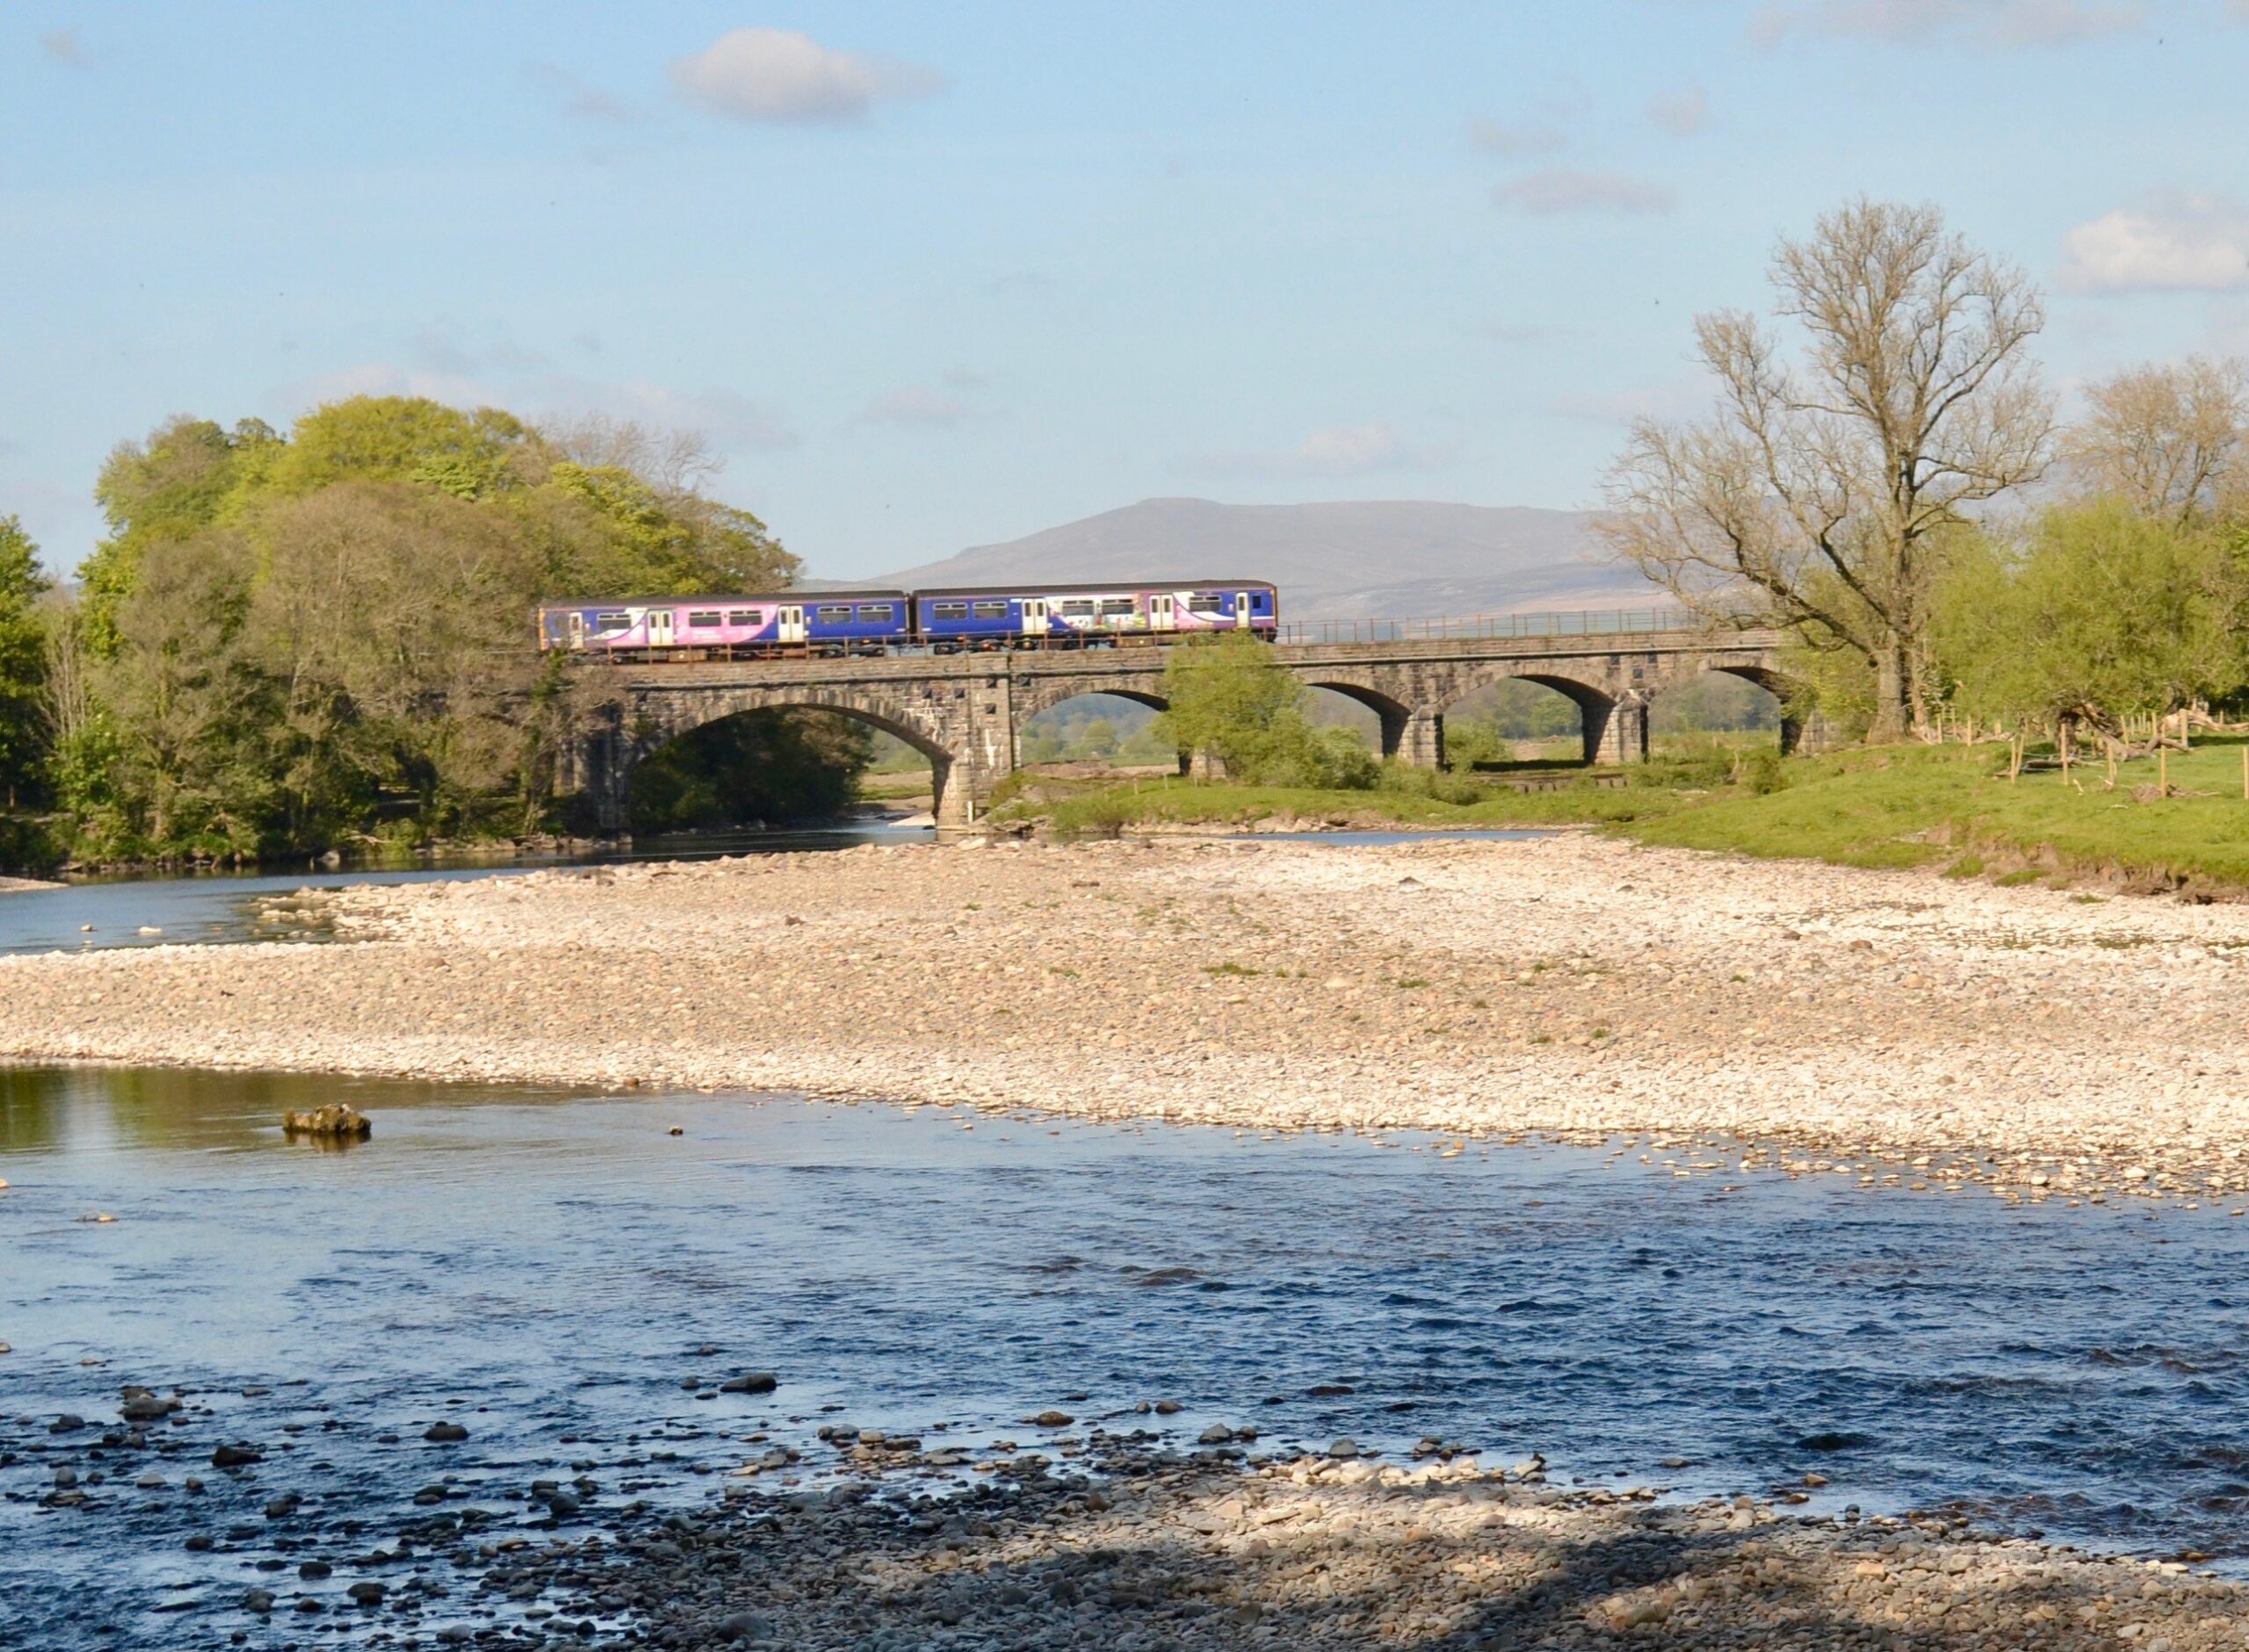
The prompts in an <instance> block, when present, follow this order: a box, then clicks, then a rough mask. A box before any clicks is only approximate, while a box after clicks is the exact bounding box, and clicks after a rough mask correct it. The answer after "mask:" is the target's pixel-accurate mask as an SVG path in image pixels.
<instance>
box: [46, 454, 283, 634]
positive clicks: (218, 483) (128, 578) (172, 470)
mask: <svg viewBox="0 0 2249 1652" xmlns="http://www.w3.org/2000/svg"><path fill="white" fill-rule="evenodd" d="M280 445H281V441H280V438H279V437H278V436H276V435H275V434H274V433H273V430H272V429H271V427H270V426H268V425H266V424H265V423H264V422H263V421H261V420H257V419H245V420H243V421H242V422H240V423H239V424H237V425H235V428H234V429H232V430H231V431H229V430H227V429H222V428H221V426H219V425H218V424H215V423H213V422H212V421H210V420H208V419H193V418H190V417H188V416H187V415H184V414H183V415H180V416H178V417H177V418H173V419H169V420H166V421H165V422H163V424H160V425H158V426H157V427H156V429H155V430H154V431H152V432H151V433H150V434H149V436H148V440H147V441H145V442H126V443H120V444H119V445H118V446H117V447H116V448H115V449H114V450H113V451H112V452H111V454H110V456H109V458H108V460H107V461H106V462H105V464H104V465H102V470H101V475H100V477H99V479H98V480H97V481H96V482H95V484H94V498H95V500H96V501H98V503H99V504H100V505H101V508H102V514H103V515H104V516H105V517H106V518H107V519H108V522H109V528H110V535H109V537H108V538H106V539H105V540H103V541H102V542H101V543H100V544H99V545H97V546H96V547H95V548H94V552H93V554H92V555H91V556H90V557H89V558H87V559H86V560H85V561H84V562H83V564H81V565H80V566H79V569H78V584H79V588H80V590H81V592H82V594H83V602H84V610H85V613H84V620H85V633H86V643H87V646H88V647H89V648H90V649H91V650H92V651H93V652H94V653H97V654H106V653H110V652H111V651H112V649H114V648H115V646H117V632H116V627H115V624H114V618H113V617H114V615H115V612H116V609H117V605H118V603H119V602H122V601H123V600H124V599H125V597H126V596H127V595H128V594H130V593H131V591H132V590H133V588H134V586H135V584H136V583H137V582H138V581H139V578H140V567H141V557H142V554H143V553H144V552H146V551H147V549H148V546H149V545H155V544H159V543H162V542H163V541H167V540H177V539H184V538H188V537H192V536H193V535H195V534H198V533H200V532H201V531H203V530H205V529H206V528H209V527H213V526H214V525H216V524H218V523H223V522H227V521H229V520H231V519H232V518H233V517H234V516H236V515H237V514H239V512H240V510H241V509H242V502H243V500H244V498H245V496H246V495H247V494H249V492H250V491H251V490H252V489H253V488H254V487H256V486H257V482H258V480H259V479H260V478H261V477H263V475H264V473H266V471H267V470H268V468H269V467H270V466H271V463H272V460H273V458H274V456H275V454H276V452H277V451H278V449H279V447H280Z"/></svg>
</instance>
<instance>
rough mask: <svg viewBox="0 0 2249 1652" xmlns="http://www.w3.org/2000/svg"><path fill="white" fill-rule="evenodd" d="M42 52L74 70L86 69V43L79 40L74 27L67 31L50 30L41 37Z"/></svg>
mask: <svg viewBox="0 0 2249 1652" xmlns="http://www.w3.org/2000/svg"><path fill="white" fill-rule="evenodd" d="M39 47H40V51H42V52H45V53H46V54H47V56H48V57H50V58H52V59H54V61H56V62H58V63H63V64H67V65H69V67H70V68H72V69H83V68H85V67H86V47H85V43H84V42H83V41H82V40H79V38H78V31H77V29H76V26H75V25H74V26H72V27H70V28H67V29H50V30H48V31H47V32H46V33H45V34H42V35H40V37H39Z"/></svg>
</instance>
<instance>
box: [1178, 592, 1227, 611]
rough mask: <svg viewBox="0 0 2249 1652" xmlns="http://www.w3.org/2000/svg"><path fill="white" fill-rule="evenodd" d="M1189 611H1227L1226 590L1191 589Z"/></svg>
mask: <svg viewBox="0 0 2249 1652" xmlns="http://www.w3.org/2000/svg"><path fill="white" fill-rule="evenodd" d="M1187 611H1188V612H1189V613H1190V614H1223V613H1225V612H1226V593H1225V592H1224V591H1190V592H1189V593H1188V594H1187Z"/></svg>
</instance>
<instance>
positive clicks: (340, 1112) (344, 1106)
mask: <svg viewBox="0 0 2249 1652" xmlns="http://www.w3.org/2000/svg"><path fill="white" fill-rule="evenodd" d="M281 1130H282V1134H284V1135H286V1136H327V1137H329V1138H330V1139H331V1140H337V1141H348V1142H364V1141H365V1140H366V1139H367V1137H369V1136H372V1135H373V1134H374V1131H375V1127H374V1125H373V1124H372V1123H371V1122H369V1121H368V1118H367V1115H365V1114H364V1113H362V1112H360V1111H359V1109H358V1108H357V1107H353V1106H351V1104H350V1103H349V1102H344V1101H330V1102H329V1103H327V1104H326V1105H325V1106H322V1107H315V1108H313V1109H312V1111H311V1112H309V1113H285V1114H283V1115H281Z"/></svg>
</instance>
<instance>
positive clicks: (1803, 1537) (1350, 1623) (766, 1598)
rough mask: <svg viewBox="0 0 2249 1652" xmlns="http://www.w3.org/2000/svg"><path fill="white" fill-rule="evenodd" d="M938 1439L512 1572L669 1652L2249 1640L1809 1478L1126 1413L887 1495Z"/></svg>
mask: <svg viewBox="0 0 2249 1652" xmlns="http://www.w3.org/2000/svg"><path fill="white" fill-rule="evenodd" d="M1213 1432H1215V1433H1225V1432H1227V1431H1226V1430H1225V1429H1223V1428H1222V1427H1221V1428H1219V1429H1218V1430H1215V1431H1213ZM1244 1438H1250V1436H1247V1435H1245V1436H1244ZM854 1439H857V1442H858V1443H857V1444H852V1443H851V1442H852V1441H854ZM1073 1443H1077V1442H1073ZM920 1444H921V1442H919V1441H916V1440H901V1441H899V1442H895V1446H902V1447H905V1448H906V1449H905V1450H904V1451H902V1452H900V1451H898V1450H895V1449H894V1448H893V1442H889V1441H886V1440H884V1439H881V1437H879V1436H877V1437H875V1438H874V1439H873V1441H872V1443H867V1442H866V1440H865V1439H864V1437H855V1436H853V1435H851V1434H850V1432H843V1433H842V1434H839V1436H838V1446H839V1448H843V1449H847V1450H848V1453H849V1461H850V1465H851V1467H850V1472H851V1473H853V1474H855V1475H864V1476H865V1477H864V1478H857V1479H849V1480H845V1481H842V1482H838V1483H834V1484H831V1485H829V1486H828V1487H827V1488H825V1489H818V1490H797V1491H766V1490H760V1489H756V1488H754V1487H752V1486H748V1485H745V1484H741V1483H740V1482H737V1483H735V1484H734V1485H731V1486H729V1487H728V1488H727V1491H726V1492H725V1494H723V1496H722V1497H721V1498H720V1500H719V1502H718V1506H716V1507H714V1508H712V1509H710V1510H709V1511H708V1512H707V1515H706V1518H705V1519H701V1520H692V1521H687V1522H680V1521H677V1520H667V1521H665V1522H663V1523H662V1525H661V1526H654V1529H651V1530H648V1531H647V1532H646V1533H631V1532H627V1533H619V1535H618V1541H617V1542H616V1543H615V1544H614V1545H613V1546H611V1547H609V1548H608V1550H607V1552H606V1554H604V1555H601V1556H599V1557H598V1558H597V1561H596V1562H595V1563H594V1564H593V1565H592V1566H590V1567H589V1564H588V1557H587V1554H586V1552H585V1550H584V1549H583V1548H577V1549H572V1548H569V1547H563V1548H562V1551H561V1552H560V1553H559V1554H556V1555H553V1556H551V1557H540V1556H536V1555H534V1556H531V1557H527V1559H526V1562H524V1564H523V1565H522V1566H521V1567H520V1568H519V1569H517V1570H516V1571H514V1572H511V1573H510V1574H509V1575H508V1576H506V1577H503V1580H502V1581H503V1582H508V1583H524V1582H539V1581H543V1580H545V1579H546V1578H549V1577H553V1576H556V1575H558V1574H560V1573H563V1572H566V1571H567V1572H570V1573H573V1574H575V1576H577V1577H578V1578H580V1579H582V1581H581V1582H580V1583H578V1587H580V1588H582V1589H584V1590H586V1591H588V1592H589V1593H595V1592H600V1591H607V1592H608V1593H610V1594H611V1596H612V1597H623V1598H631V1599H633V1601H635V1602H636V1603H637V1604H638V1605H640V1608H641V1610H642V1611H643V1612H644V1613H645V1614H646V1618H647V1622H648V1624H649V1626H650V1627H651V1628H652V1630H653V1631H654V1634H655V1636H656V1637H657V1638H658V1640H659V1641H662V1643H663V1644H665V1645H667V1646H670V1647H674V1648H686V1649H687V1652H701V1649H702V1648H719V1647H722V1646H727V1645H732V1644H735V1643H737V1642H738V1641H742V1640H755V1641H759V1642H769V1641H770V1642H775V1643H778V1644H784V1645H789V1646H802V1647H806V1648H822V1649H826V1648H837V1649H839V1652H840V1648H848V1647H852V1646H856V1645H858V1644H862V1643H863V1641H862V1637H864V1635H865V1634H869V1633H879V1632H881V1631H885V1630H888V1631H893V1632H898V1631H906V1632H916V1631H918V1632H922V1633H941V1632H943V1631H944V1630H958V1631H959V1632H961V1633H964V1634H970V1635H981V1636H983V1637H986V1638H985V1639H984V1641H983V1642H982V1643H983V1644H985V1645H987V1646H991V1645H997V1646H1001V1647H1006V1648H1030V1647H1038V1648H1045V1647H1049V1646H1052V1647H1065V1646H1070V1647H1074V1646H1096V1645H1107V1644H1110V1643H1111V1641H1112V1640H1113V1637H1115V1636H1117V1635H1118V1634H1132V1633H1135V1632H1141V1633H1160V1634H1161V1635H1162V1636H1163V1637H1164V1643H1165V1644H1168V1645H1175V1646H1179V1647H1182V1648H1232V1647H1236V1646H1275V1645H1281V1646H1289V1647H1305V1648H1345V1647H1351V1648H1356V1647H1362V1646H1365V1645H1369V1644H1379V1643H1384V1642H1408V1643H1411V1642H1424V1641H1439V1642H1443V1643H1447V1644H1450V1643H1453V1642H1454V1641H1455V1640H1456V1639H1458V1640H1461V1641H1468V1640H1473V1641H1475V1643H1477V1644H1485V1643H1486V1637H1493V1636H1497V1637H1501V1640H1500V1641H1499V1642H1498V1643H1504V1644H1530V1643H1532V1641H1534V1640H1535V1641H1536V1644H1537V1645H1539V1646H1542V1647H1548V1648H1557V1649H1559V1648H1609V1647H1614V1646H1616V1645H1619V1644H1631V1643H1634V1642H1638V1641H1644V1640H1645V1639H1646V1638H1648V1637H1649V1636H1650V1635H1660V1637H1661V1638H1662V1639H1663V1640H1664V1641H1665V1643H1666V1644H1668V1645H1677V1646H1682V1647H1689V1648H1695V1647H1703V1646H1710V1647H1717V1646H1726V1647H1738V1646H1739V1645H1742V1644H1744V1643H1745V1642H1744V1640H1743V1637H1744V1636H1745V1635H1747V1636H1754V1637H1756V1639H1755V1640H1754V1641H1751V1642H1750V1643H1753V1644H1762V1643H1764V1642H1765V1641H1767V1640H1768V1639H1770V1638H1773V1637H1788V1640H1789V1643H1790V1644H1804V1645H1811V1644H1817V1645H1819V1646H1822V1647H1826V1646H1836V1645H1843V1644H1854V1645H1855V1644H1862V1643H1863V1644H1869V1645H1891V1644H1896V1642H1895V1641H1891V1640H1889V1639H1887V1638H1885V1637H1890V1636H1898V1635H1907V1636H1911V1637H1913V1640H1912V1643H1913V1644H1916V1645H1943V1646H1951V1645H1962V1646H1966V1645H1985V1644H2000V1645H2010V1646H2024V1645H2036V1646H2038V1647H2041V1648H2079V1647H2094V1646H2098V1647H2114V1646H2115V1645H2117V1644H2119V1643H2120V1642H2122V1643H2124V1644H2130V1643H2132V1642H2135V1641H2138V1642H2140V1643H2142V1644H2143V1645H2151V1646H2155V1647H2168V1648H2172V1652H2195V1649H2198V1648H2205V1647H2216V1646H2233V1645H2237V1644H2238V1637H2239V1635H2240V1634H2241V1633H2242V1628H2243V1627H2244V1626H2245V1625H2249V1585H2245V1584H2243V1583H2240V1582H2238V1581H2236V1580H2231V1579H2226V1578H2221V1577H2217V1576H2212V1575H2209V1574H2208V1573H2202V1574H2196V1573H2195V1572H2193V1571H2192V1570H2190V1566H2189V1562H2187V1561H2185V1560H2182V1559H2178V1558H2172V1559H2150V1558H2139V1557H2132V1556H2129V1555H2118V1554H2104V1553H2099V1552H2092V1551H2087V1550H2085V1549H2083V1548H2081V1547H2077V1546H2072V1545H2068V1544H2049V1543H2046V1542H2044V1541H2043V1540H2040V1539H2038V1538H2036V1537H2035V1536H2029V1535H2007V1534H2003V1533H1997V1532H1992V1531H1988V1530H1983V1531H1979V1530H1976V1529H1974V1528H1972V1527H1971V1526H1969V1525H1968V1523H1967V1522H1965V1521H1964V1520H1962V1519H1958V1518H1957V1517H1947V1516H1944V1515H1929V1514H1924V1513H1921V1512H1919V1511H1914V1512H1911V1513H1906V1514H1895V1515H1892V1514H1877V1515H1873V1516H1869V1517H1864V1518H1862V1517H1861V1516H1860V1515H1859V1514H1858V1512H1857V1511H1855V1509H1846V1510H1843V1511H1837V1512H1822V1513H1818V1514H1797V1513H1795V1512H1792V1511H1790V1506H1789V1505H1790V1504H1791V1503H1796V1502H1801V1501H1803V1500H1804V1499H1806V1498H1807V1497H1809V1496H1810V1495H1811V1493H1810V1492H1808V1491H1806V1490H1801V1489H1790V1488H1778V1489H1769V1490H1767V1491H1766V1492H1764V1493H1763V1494H1761V1495H1748V1494H1744V1495H1740V1496H1736V1497H1701V1498H1699V1499H1696V1500H1694V1501H1691V1502H1689V1501H1687V1500H1685V1499H1676V1500H1666V1499H1665V1498H1664V1497H1663V1494H1662V1493H1661V1491H1660V1489H1658V1488H1653V1487H1647V1486H1637V1487H1624V1486H1619V1487H1616V1488H1583V1489H1579V1488H1570V1489H1564V1488H1560V1487H1555V1486H1550V1485H1548V1484H1546V1483H1545V1474H1544V1460H1543V1459H1542V1458H1539V1457H1537V1456H1533V1457H1532V1458H1530V1459H1529V1460H1528V1461H1525V1462H1523V1463H1520V1464H1517V1465H1515V1467H1514V1468H1511V1469H1500V1468H1485V1467H1482V1466H1480V1465H1479V1463H1478V1461H1477V1460H1476V1458H1475V1456H1474V1455H1473V1454H1458V1453H1455V1452H1453V1451H1451V1450H1449V1449H1448V1450H1444V1451H1443V1454H1442V1455H1439V1454H1437V1453H1436V1452H1430V1453H1428V1454H1427V1459H1426V1461H1421V1462H1420V1463H1418V1464H1417V1465H1415V1466H1414V1467H1412V1468H1405V1467H1399V1466H1392V1465H1385V1464H1380V1463H1378V1462H1377V1461H1370V1460H1368V1459H1366V1458H1364V1457H1362V1456H1361V1455H1359V1454H1358V1453H1357V1451H1356V1447H1355V1446H1352V1445H1351V1444H1350V1442H1349V1441H1338V1442H1336V1445H1335V1446H1334V1449H1333V1450H1332V1451H1330V1452H1328V1453H1325V1454H1313V1455H1309V1456H1288V1457H1280V1456H1273V1457H1261V1456H1256V1455H1251V1454H1246V1453H1245V1451H1244V1449H1243V1448H1241V1447H1240V1446H1229V1445H1226V1444H1219V1445H1218V1446H1211V1445H1210V1444H1209V1436H1206V1437H1205V1448H1204V1449H1203V1450H1201V1451H1199V1452H1197V1453H1196V1454H1192V1455H1186V1454H1179V1453H1177V1452H1175V1451H1170V1450H1166V1449H1163V1448H1160V1447H1150V1446H1143V1445H1141V1444H1140V1443H1139V1438H1138V1437H1137V1436H1136V1435H1134V1434H1132V1433H1126V1434H1124V1435H1121V1436H1120V1435H1106V1436H1105V1435H1104V1431H1103V1430H1102V1429H1101V1428H1099V1427H1098V1426H1096V1428H1095V1429H1094V1431H1093V1438H1092V1439H1090V1440H1089V1441H1086V1442H1083V1443H1082V1444H1081V1447H1080V1449H1079V1450H1076V1451H1072V1450H1067V1449H1066V1450H1065V1452H1064V1453H1063V1455H1064V1458H1065V1461H1064V1462H1063V1463H1062V1464H1061V1465H1060V1468H1059V1472H1056V1471H1055V1468H1054V1467H1053V1466H1052V1465H1051V1464H1050V1463H1049V1461H1048V1460H1047V1459H1046V1457H1045V1455H1044V1454H1043V1453H1037V1454H1033V1453H1026V1454H1023V1455H1021V1456H1019V1457H1015V1458H1012V1459H1011V1460H1009V1461H1002V1462H999V1463H991V1464H983V1465H980V1468H982V1469H983V1470H985V1471H986V1472H987V1473H988V1474H991V1475H994V1478H993V1479H990V1480H987V1481H986V1482H983V1483H981V1484H975V1485H969V1486H965V1487H956V1488H952V1489H950V1490H946V1489H940V1490H936V1491H935V1492H932V1491H930V1490H927V1489H926V1488H923V1489H922V1490H920V1491H919V1494H918V1495H916V1488H915V1486H914V1485H913V1484H912V1483H909V1484H908V1485H907V1486H906V1487H905V1488H904V1489H903V1490H902V1491H901V1490H898V1489H895V1488H893V1487H892V1486H888V1485H886V1484H885V1483H884V1482H883V1476H884V1473H885V1470H886V1468H889V1467H891V1466H893V1465H894V1466H895V1467H896V1468H899V1469H911V1468H914V1467H915V1462H916V1456H917V1454H918V1448H919V1446H920ZM1249 1450H1250V1452H1254V1451H1255V1447H1254V1446H1252V1447H1250V1448H1249ZM1073 1458H1075V1459H1076V1461H1070V1459H1073ZM1804 1479H1805V1481H1806V1482H1811V1483H1813V1484H1815V1485H1816V1484H1817V1483H1818V1482H1819V1475H1806V1476H1804ZM651 1524H652V1526H653V1523H651ZM589 1574H590V1575H589ZM566 1612H567V1607H566ZM1804 1637H1811V1638H1810V1639H1805V1638H1804Z"/></svg>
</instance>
